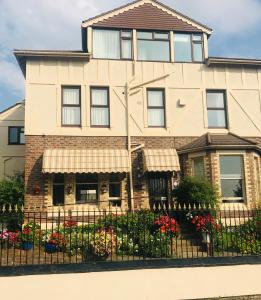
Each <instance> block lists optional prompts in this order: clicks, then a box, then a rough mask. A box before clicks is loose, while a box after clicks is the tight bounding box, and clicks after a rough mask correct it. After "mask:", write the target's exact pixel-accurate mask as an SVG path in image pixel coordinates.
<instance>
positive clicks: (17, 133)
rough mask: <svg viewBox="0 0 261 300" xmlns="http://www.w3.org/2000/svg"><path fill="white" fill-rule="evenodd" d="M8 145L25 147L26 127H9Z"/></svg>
mask: <svg viewBox="0 0 261 300" xmlns="http://www.w3.org/2000/svg"><path fill="white" fill-rule="evenodd" d="M8 144H9V145H24V127H20V126H10V127H8Z"/></svg>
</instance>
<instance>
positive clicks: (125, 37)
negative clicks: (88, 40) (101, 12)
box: [93, 29, 132, 59]
mask: <svg viewBox="0 0 261 300" xmlns="http://www.w3.org/2000/svg"><path fill="white" fill-rule="evenodd" d="M93 57H94V58H105V59H106V58H107V59H131V58H132V31H131V30H108V29H94V30H93Z"/></svg>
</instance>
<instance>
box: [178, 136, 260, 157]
mask: <svg viewBox="0 0 261 300" xmlns="http://www.w3.org/2000/svg"><path fill="white" fill-rule="evenodd" d="M235 148H236V149H247V148H254V149H259V148H258V146H257V143H255V142H253V141H250V140H248V139H245V138H242V137H240V136H238V135H236V134H234V133H231V132H229V133H227V134H216V133H209V132H208V133H206V134H204V135H202V136H201V137H199V138H197V139H196V140H194V141H193V142H191V143H189V144H187V145H185V146H183V147H181V148H179V150H178V152H179V153H189V152H195V151H201V150H207V149H235ZM259 150H260V149H259Z"/></svg>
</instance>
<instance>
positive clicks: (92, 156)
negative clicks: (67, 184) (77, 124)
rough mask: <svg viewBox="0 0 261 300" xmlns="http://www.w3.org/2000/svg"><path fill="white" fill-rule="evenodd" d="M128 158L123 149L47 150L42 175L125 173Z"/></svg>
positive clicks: (127, 166) (127, 167)
mask: <svg viewBox="0 0 261 300" xmlns="http://www.w3.org/2000/svg"><path fill="white" fill-rule="evenodd" d="M128 159H129V156H128V151H127V150H125V149H82V150H77V149H47V150H45V151H44V155H43V169H42V171H43V173H126V172H129V160H128Z"/></svg>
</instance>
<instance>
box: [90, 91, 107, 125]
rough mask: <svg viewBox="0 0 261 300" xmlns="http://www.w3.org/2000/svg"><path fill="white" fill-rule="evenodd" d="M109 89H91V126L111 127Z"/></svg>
mask: <svg viewBox="0 0 261 300" xmlns="http://www.w3.org/2000/svg"><path fill="white" fill-rule="evenodd" d="M109 115H110V111H109V88H107V87H92V88H91V126H101V127H109V125H110V116H109Z"/></svg>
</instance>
